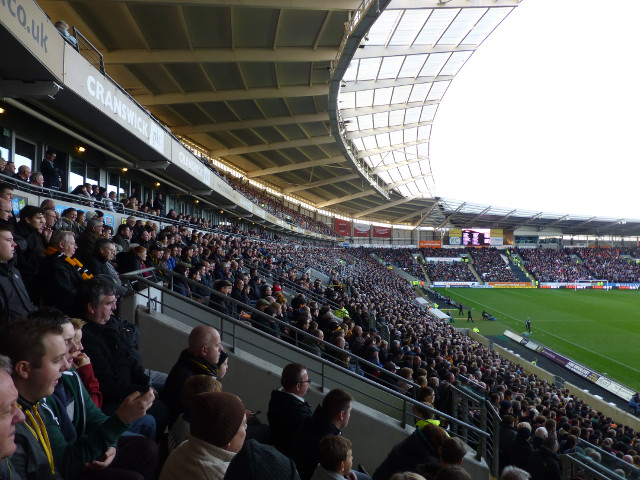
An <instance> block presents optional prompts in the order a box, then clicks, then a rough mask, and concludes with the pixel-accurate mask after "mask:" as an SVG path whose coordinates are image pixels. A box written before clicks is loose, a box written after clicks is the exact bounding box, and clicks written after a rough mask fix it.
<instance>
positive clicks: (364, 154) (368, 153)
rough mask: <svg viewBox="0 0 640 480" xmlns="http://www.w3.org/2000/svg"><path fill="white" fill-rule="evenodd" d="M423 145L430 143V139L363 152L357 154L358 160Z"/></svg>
mask: <svg viewBox="0 0 640 480" xmlns="http://www.w3.org/2000/svg"><path fill="white" fill-rule="evenodd" d="M423 143H429V139H424V140H418V141H415V142H406V143H398V144H396V145H389V146H387V147H380V148H372V149H371V150H361V151H359V152H358V153H357V155H358V158H366V157H370V156H371V155H378V154H380V153H386V152H392V151H394V150H400V149H402V148H407V147H414V146H416V145H421V144H423Z"/></svg>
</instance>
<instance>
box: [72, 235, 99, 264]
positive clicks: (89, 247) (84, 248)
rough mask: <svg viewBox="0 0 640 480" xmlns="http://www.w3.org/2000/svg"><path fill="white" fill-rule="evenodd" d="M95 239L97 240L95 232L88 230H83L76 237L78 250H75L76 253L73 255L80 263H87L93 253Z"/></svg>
mask: <svg viewBox="0 0 640 480" xmlns="http://www.w3.org/2000/svg"><path fill="white" fill-rule="evenodd" d="M97 240H98V236H97V235H96V234H95V233H93V232H90V231H88V230H85V231H84V232H83V233H82V234H81V235H80V236H79V237H78V250H76V255H75V256H76V257H77V258H78V260H80V261H81V262H82V263H85V264H86V263H89V260H90V259H91V256H92V255H93V250H94V247H95V245H96V241H97Z"/></svg>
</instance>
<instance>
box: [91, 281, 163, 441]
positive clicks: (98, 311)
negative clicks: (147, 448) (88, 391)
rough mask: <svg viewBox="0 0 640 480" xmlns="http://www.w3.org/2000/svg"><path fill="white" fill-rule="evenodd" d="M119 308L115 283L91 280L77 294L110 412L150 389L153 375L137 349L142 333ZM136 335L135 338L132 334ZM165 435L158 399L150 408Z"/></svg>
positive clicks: (107, 411) (104, 406)
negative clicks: (121, 315)
mask: <svg viewBox="0 0 640 480" xmlns="http://www.w3.org/2000/svg"><path fill="white" fill-rule="evenodd" d="M115 309H116V296H115V290H114V287H113V285H111V284H109V283H107V282H105V281H103V280H100V279H91V280H89V281H87V282H85V284H83V288H82V290H81V292H80V294H79V295H78V312H79V313H80V316H81V318H82V319H83V320H85V321H86V322H87V324H86V325H85V326H84V329H83V334H84V347H85V351H86V353H87V355H88V356H89V357H90V358H91V361H92V363H93V369H94V371H95V374H96V377H97V379H98V381H99V382H100V389H101V392H102V397H103V400H104V405H103V410H104V411H105V413H107V414H111V413H113V412H114V411H115V409H116V408H117V407H118V405H120V403H121V402H122V401H123V400H124V399H125V398H126V397H127V396H129V395H130V394H131V393H133V392H135V391H147V390H148V389H149V387H150V385H151V381H152V379H151V374H150V373H147V371H145V368H144V367H143V365H142V361H141V358H140V355H139V353H138V351H137V349H136V346H137V341H138V340H137V339H138V335H139V333H138V332H137V331H136V330H135V329H134V328H133V326H132V325H130V324H128V323H127V322H125V321H123V320H122V319H119V318H118V317H115V316H112V312H113V311H114V310H115ZM133 335H135V337H134V336H133ZM149 414H150V415H152V416H153V418H154V419H155V421H156V425H157V432H158V433H159V434H162V433H163V432H164V429H165V427H166V426H167V421H168V410H167V407H166V406H165V405H164V403H163V402H162V401H160V400H159V399H156V400H155V401H154V403H153V405H152V406H151V408H150V409H149Z"/></svg>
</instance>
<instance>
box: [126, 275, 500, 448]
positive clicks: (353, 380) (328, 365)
mask: <svg viewBox="0 0 640 480" xmlns="http://www.w3.org/2000/svg"><path fill="white" fill-rule="evenodd" d="M150 270H154V269H153V268H151V269H143V270H138V271H135V272H130V273H127V274H123V275H121V278H123V279H125V280H131V279H135V280H136V281H137V282H138V283H139V284H140V283H143V284H145V285H146V286H147V292H148V293H147V297H146V298H147V299H148V300H149V302H150V301H151V294H150V292H149V290H150V289H155V290H158V291H161V292H162V293H163V294H168V295H170V296H173V297H175V298H179V299H180V300H183V301H185V302H187V303H189V304H190V305H192V306H194V307H196V308H198V309H201V310H203V311H205V312H207V313H209V314H214V315H216V316H218V317H219V318H220V322H221V330H222V331H221V335H223V330H224V329H223V328H222V323H223V322H228V323H231V324H232V325H233V326H234V331H235V330H236V329H237V328H240V329H244V330H247V331H250V332H252V333H254V334H256V335H258V336H260V337H263V338H266V339H269V340H270V341H271V342H274V343H275V344H276V345H279V346H280V347H283V348H285V349H293V350H294V351H295V352H296V353H298V354H301V355H303V356H305V357H307V358H310V359H313V360H314V361H315V362H319V363H320V364H321V365H322V369H321V372H320V374H321V381H320V384H321V385H324V384H325V381H324V378H325V376H326V374H327V373H328V372H327V370H331V369H335V370H337V371H339V372H341V373H342V374H345V375H347V376H348V377H349V378H350V382H349V384H348V385H345V387H347V388H350V389H352V390H356V389H355V388H354V387H355V385H357V383H358V382H362V383H364V384H366V385H368V386H370V387H374V388H376V389H377V390H379V391H382V392H385V393H387V394H389V395H391V396H393V397H395V398H397V399H398V400H401V401H402V405H403V408H402V412H401V418H400V419H399V420H400V422H401V426H402V427H404V426H405V425H406V423H407V422H406V420H407V418H406V417H407V407H408V406H409V405H411V406H413V405H415V406H418V407H420V408H421V409H424V410H427V411H429V412H431V413H433V414H434V415H437V416H438V417H441V418H443V419H446V420H448V421H450V422H451V423H453V424H456V425H460V426H464V428H466V429H468V430H470V431H472V432H474V433H476V434H477V435H479V436H480V437H487V436H488V435H489V434H488V433H486V432H483V431H482V430H480V429H479V428H476V427H475V426H473V425H470V424H466V423H465V422H463V421H461V420H459V419H457V418H455V417H452V416H450V415H448V414H446V413H443V412H440V411H438V410H436V409H435V408H432V407H429V406H428V405H425V404H423V403H421V402H418V401H417V400H414V399H413V398H410V397H408V396H406V395H403V394H401V393H399V392H397V391H395V390H393V389H391V388H388V387H385V386H384V385H380V384H378V383H376V382H374V381H372V380H369V379H368V378H366V377H362V376H360V375H357V374H355V373H353V372H351V371H350V370H348V369H346V368H343V367H341V366H339V365H336V364H334V363H332V362H330V361H328V360H325V359H323V358H321V357H317V356H316V355H313V354H312V353H309V352H307V351H305V350H303V349H301V348H299V347H297V346H295V345H291V344H289V343H287V342H285V341H283V340H280V339H278V338H276V337H273V336H271V335H268V334H266V333H264V332H262V331H261V330H259V329H257V328H255V327H253V326H251V325H248V324H247V323H245V322H242V321H240V320H237V319H235V318H232V317H230V316H228V315H224V314H222V313H220V312H217V311H215V310H213V309H211V308H209V307H206V306H204V305H202V304H201V303H199V302H197V301H195V300H193V299H190V298H188V297H184V296H182V295H180V294H178V293H176V292H174V291H172V290H170V289H168V288H166V287H164V286H162V285H158V284H156V283H154V282H152V281H150V280H149V279H148V278H145V277H141V276H137V275H138V274H139V273H143V272H148V271H150ZM138 294H141V292H138ZM149 307H150V305H149ZM254 310H255V309H254ZM196 320H197V321H198V322H199V323H206V322H203V320H202V318H198V319H196ZM300 332H302V331H300ZM223 340H224V337H223ZM235 340H236V337H235V335H234V336H233V343H232V344H231V347H232V349H235V348H236V345H235ZM243 341H245V342H246V343H248V342H247V341H246V340H243ZM253 346H255V347H259V346H258V345H253ZM254 353H255V352H254ZM270 353H271V354H277V352H275V351H270ZM281 358H283V359H285V360H286V359H287V357H281ZM378 368H379V367H378ZM327 378H329V377H327ZM399 378H401V377H399ZM331 381H332V382H337V380H336V379H334V378H332V379H331ZM356 391H357V390H356ZM359 393H362V394H364V392H360V391H359ZM375 400H376V401H378V402H382V403H384V402H383V401H382V400H380V399H379V398H375ZM386 405H388V406H391V405H389V404H388V403H387V404H386Z"/></svg>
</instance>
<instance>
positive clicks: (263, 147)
mask: <svg viewBox="0 0 640 480" xmlns="http://www.w3.org/2000/svg"><path fill="white" fill-rule="evenodd" d="M334 141H335V140H334V139H333V137H332V136H331V135H327V136H324V137H311V138H301V139H299V140H288V141H284V142H275V143H261V144H259V145H248V146H246V147H235V148H220V149H217V150H211V151H210V152H209V155H210V156H212V157H228V156H229V155H244V154H245V153H255V152H266V151H270V150H280V149H284V148H296V147H308V146H311V145H323V144H325V143H333V142H334Z"/></svg>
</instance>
